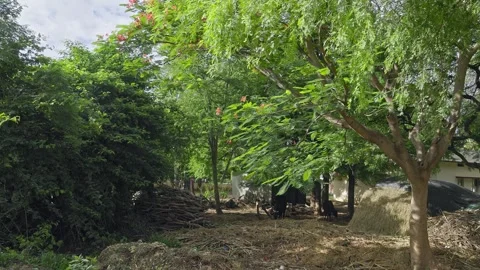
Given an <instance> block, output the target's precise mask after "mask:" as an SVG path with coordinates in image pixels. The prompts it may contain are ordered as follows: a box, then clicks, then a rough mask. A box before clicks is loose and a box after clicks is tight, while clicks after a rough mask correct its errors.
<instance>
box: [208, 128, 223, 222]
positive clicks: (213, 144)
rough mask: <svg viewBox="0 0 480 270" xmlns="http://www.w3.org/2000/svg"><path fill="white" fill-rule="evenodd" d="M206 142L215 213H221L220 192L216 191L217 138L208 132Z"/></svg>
mask: <svg viewBox="0 0 480 270" xmlns="http://www.w3.org/2000/svg"><path fill="white" fill-rule="evenodd" d="M208 143H209V146H210V157H211V159H212V179H213V193H214V197H215V211H216V212H217V214H223V212H222V208H221V207H220V193H219V191H218V171H217V163H218V138H217V137H216V136H215V135H213V134H210V136H209V138H208Z"/></svg>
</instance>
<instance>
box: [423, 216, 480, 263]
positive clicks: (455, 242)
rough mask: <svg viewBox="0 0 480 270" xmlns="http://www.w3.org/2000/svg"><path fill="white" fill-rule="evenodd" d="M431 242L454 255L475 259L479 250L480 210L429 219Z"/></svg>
mask: <svg viewBox="0 0 480 270" xmlns="http://www.w3.org/2000/svg"><path fill="white" fill-rule="evenodd" d="M429 234H430V238H431V241H432V242H433V243H434V244H435V245H436V246H437V247H440V248H444V249H447V250H451V251H452V252H453V253H454V254H455V255H458V256H460V257H463V258H467V259H475V258H476V259H477V260H478V252H479V250H480V210H464V211H457V212H454V213H444V214H443V215H440V216H437V217H434V218H430V219H429Z"/></svg>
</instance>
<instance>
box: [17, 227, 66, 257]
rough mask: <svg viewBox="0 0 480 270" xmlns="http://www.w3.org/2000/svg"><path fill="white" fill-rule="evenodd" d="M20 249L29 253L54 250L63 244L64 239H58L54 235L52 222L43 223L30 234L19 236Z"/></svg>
mask: <svg viewBox="0 0 480 270" xmlns="http://www.w3.org/2000/svg"><path fill="white" fill-rule="evenodd" d="M16 240H17V242H18V249H19V250H22V252H24V253H25V252H26V253H27V254H40V253H42V252H44V251H53V250H54V249H57V248H59V247H60V246H61V245H62V241H56V240H55V237H54V236H53V235H52V225H51V224H46V223H44V224H41V225H39V226H38V227H37V230H36V231H35V232H34V233H33V234H32V235H30V236H28V237H25V236H23V235H19V236H17V239H16Z"/></svg>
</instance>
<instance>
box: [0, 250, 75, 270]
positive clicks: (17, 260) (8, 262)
mask: <svg viewBox="0 0 480 270" xmlns="http://www.w3.org/2000/svg"><path fill="white" fill-rule="evenodd" d="M14 264H26V265H29V266H32V268H33V267H41V268H46V269H52V270H64V269H66V268H67V267H68V264H69V257H68V256H66V255H63V254H56V253H54V252H52V251H47V252H43V253H41V254H38V255H37V256H32V255H30V254H28V253H26V252H19V251H16V250H13V249H4V250H1V251H0V267H10V266H12V265H14Z"/></svg>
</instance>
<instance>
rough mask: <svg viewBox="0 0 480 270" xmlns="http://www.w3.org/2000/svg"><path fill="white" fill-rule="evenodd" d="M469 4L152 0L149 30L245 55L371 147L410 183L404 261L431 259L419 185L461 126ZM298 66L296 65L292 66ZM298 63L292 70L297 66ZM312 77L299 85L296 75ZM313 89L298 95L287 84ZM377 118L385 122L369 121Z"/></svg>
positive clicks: (469, 52) (470, 45)
mask: <svg viewBox="0 0 480 270" xmlns="http://www.w3.org/2000/svg"><path fill="white" fill-rule="evenodd" d="M479 5H480V4H479V3H478V2H476V1H468V0H467V1H456V2H452V1H420V2H419V1H409V0H404V1H393V0H392V1H389V0H386V1H369V0H358V1H342V2H331V1H310V0H298V1H278V0H269V1H264V2H258V1H251V0H238V1H221V2H218V1H182V0H178V1H168V2H156V1H155V2H151V3H150V7H149V9H148V11H149V12H152V14H153V16H154V20H155V23H156V25H155V28H154V29H155V30H156V31H155V33H154V34H153V35H152V38H154V39H156V40H161V41H163V42H164V43H165V44H166V43H169V44H172V46H175V47H176V48H183V47H185V46H186V45H187V44H195V45H196V46H200V47H203V48H207V49H208V50H209V51H210V52H212V53H213V54H214V55H216V56H218V57H220V58H221V57H230V56H231V55H243V56H245V57H246V58H247V59H249V62H250V64H251V65H252V66H255V67H256V68H257V69H258V70H260V71H261V72H262V73H263V74H265V75H266V76H268V77H269V78H270V79H271V80H273V81H275V82H276V84H277V85H278V86H279V87H281V88H284V89H286V90H288V93H291V94H293V95H294V96H296V97H298V98H299V99H302V100H303V99H306V100H307V102H306V104H309V107H313V109H314V110H315V111H317V112H318V114H319V115H322V116H323V118H325V119H327V120H328V121H330V122H331V123H332V124H333V125H336V126H339V127H343V128H348V129H351V130H353V131H355V132H356V133H357V134H358V135H360V136H361V137H362V138H364V139H365V140H367V141H369V142H371V143H373V144H375V145H377V146H378V147H379V148H380V149H381V150H382V151H383V152H384V154H385V155H386V156H387V157H389V158H390V159H392V160H393V161H394V162H395V163H396V164H397V165H398V166H400V167H401V168H402V170H403V172H404V173H405V174H406V176H407V178H408V179H409V181H410V183H411V184H412V201H411V208H412V212H411V223H410V224H411V226H410V227H411V229H410V235H411V238H410V239H411V240H410V241H411V244H410V246H411V263H412V267H413V268H414V269H426V268H428V267H429V266H430V263H431V250H430V245H429V241H428V234H427V212H426V200H427V192H428V189H427V183H428V180H429V178H430V174H431V171H432V170H433V169H434V168H435V167H436V166H437V164H438V162H439V161H440V159H441V158H442V156H443V155H444V154H445V151H446V150H447V148H448V146H449V144H450V141H451V138H452V136H453V135H454V133H455V130H456V127H457V125H458V123H459V119H460V112H461V107H462V99H463V90H464V88H465V77H466V72H467V69H468V65H469V64H470V61H471V59H472V57H473V56H474V55H475V54H476V53H477V51H478V49H479V47H480V45H479V44H478V43H477V42H478V38H479V36H478V35H479V33H478V29H476V28H474V27H472V25H475V24H476V22H477V21H478V15H479V14H478V13H479V12H480V8H479ZM292 63H296V65H292ZM299 71H301V72H299ZM312 76H315V77H316V79H315V80H312V81H309V82H307V83H305V80H298V79H299V78H300V79H301V78H311V77H312ZM307 86H311V87H313V88H312V90H311V91H310V92H307V93H302V92H301V91H298V89H297V88H296V87H300V88H305V87H307ZM380 117H383V118H384V119H385V121H383V122H382V123H378V122H376V121H377V120H378V119H379V118H380Z"/></svg>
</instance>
